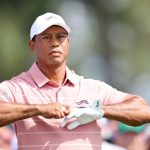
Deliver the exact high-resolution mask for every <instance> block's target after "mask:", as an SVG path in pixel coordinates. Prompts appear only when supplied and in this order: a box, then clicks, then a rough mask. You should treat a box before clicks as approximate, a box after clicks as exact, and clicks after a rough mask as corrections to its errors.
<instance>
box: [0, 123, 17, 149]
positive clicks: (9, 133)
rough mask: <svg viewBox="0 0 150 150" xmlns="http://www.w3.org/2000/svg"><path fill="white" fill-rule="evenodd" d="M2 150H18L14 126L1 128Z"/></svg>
mask: <svg viewBox="0 0 150 150" xmlns="http://www.w3.org/2000/svg"><path fill="white" fill-rule="evenodd" d="M0 150H17V139H16V134H15V132H14V129H13V128H12V126H4V127H1V128H0Z"/></svg>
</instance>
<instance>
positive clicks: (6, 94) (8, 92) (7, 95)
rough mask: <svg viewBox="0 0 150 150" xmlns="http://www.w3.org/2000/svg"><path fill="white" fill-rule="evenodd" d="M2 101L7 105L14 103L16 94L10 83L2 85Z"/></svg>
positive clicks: (0, 97) (0, 99)
mask: <svg viewBox="0 0 150 150" xmlns="http://www.w3.org/2000/svg"><path fill="white" fill-rule="evenodd" d="M0 101H1V102H6V103H11V102H13V101H14V94H13V90H12V86H11V83H10V82H9V81H4V82H2V83H0Z"/></svg>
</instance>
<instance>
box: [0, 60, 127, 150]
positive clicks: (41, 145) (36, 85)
mask: <svg viewBox="0 0 150 150" xmlns="http://www.w3.org/2000/svg"><path fill="white" fill-rule="evenodd" d="M125 96H127V94H126V93H123V92H120V91H118V90H116V89H114V88H112V87H111V86H109V85H107V84H106V83H104V82H101V81H98V80H93V79H85V78H84V77H82V76H78V75H76V74H75V73H74V72H72V71H71V70H69V69H68V68H66V79H65V82H64V83H63V85H61V86H59V85H57V84H55V83H54V82H51V81H50V80H49V79H48V78H46V76H45V75H44V74H43V73H42V72H41V71H40V69H39V68H38V66H37V65H36V63H34V64H33V65H32V67H31V68H30V69H29V70H28V71H26V72H23V73H21V74H20V75H18V76H16V77H13V78H12V79H11V80H7V81H4V82H2V83H1V84H0V99H1V101H4V102H7V103H19V104H47V103H51V102H60V103H64V104H68V105H70V106H71V107H78V106H84V107H87V106H89V104H90V102H91V101H93V100H95V99H100V100H101V102H102V104H103V105H107V104H113V103H119V102H121V101H122V100H123V99H124V97H125ZM61 122H62V119H46V118H44V117H42V116H35V117H31V118H28V119H24V120H20V121H17V122H15V123H14V126H15V129H16V134H17V139H18V146H19V150H77V149H78V150H100V147H101V128H100V125H99V123H97V121H93V122H91V123H88V124H85V125H82V126H80V127H78V128H76V129H74V130H68V129H67V128H66V127H64V128H61V127H60V123H61Z"/></svg>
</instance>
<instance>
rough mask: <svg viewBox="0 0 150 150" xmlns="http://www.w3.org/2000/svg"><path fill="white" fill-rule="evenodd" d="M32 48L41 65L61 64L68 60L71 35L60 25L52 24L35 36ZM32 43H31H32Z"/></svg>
mask: <svg viewBox="0 0 150 150" xmlns="http://www.w3.org/2000/svg"><path fill="white" fill-rule="evenodd" d="M30 42H32V46H30V47H31V49H32V51H33V52H34V53H35V54H36V56H37V62H38V64H39V65H41V66H60V65H61V64H63V63H65V62H66V58H67V55H68V48H69V36H68V33H67V32H66V30H64V29H63V28H62V27H60V26H51V27H49V28H48V29H46V30H45V31H44V32H42V33H40V34H38V35H36V36H35V40H34V41H30ZM30 45H31V44H30Z"/></svg>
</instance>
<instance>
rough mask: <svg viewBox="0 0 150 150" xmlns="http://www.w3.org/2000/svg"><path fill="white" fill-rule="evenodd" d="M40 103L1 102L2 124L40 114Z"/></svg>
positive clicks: (0, 115)
mask: <svg viewBox="0 0 150 150" xmlns="http://www.w3.org/2000/svg"><path fill="white" fill-rule="evenodd" d="M37 106H38V105H22V104H8V103H0V126H4V125H7V124H10V123H13V122H15V121H18V120H22V119H26V118H29V117H33V116H36V115H40V111H39V109H38V107H37Z"/></svg>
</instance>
